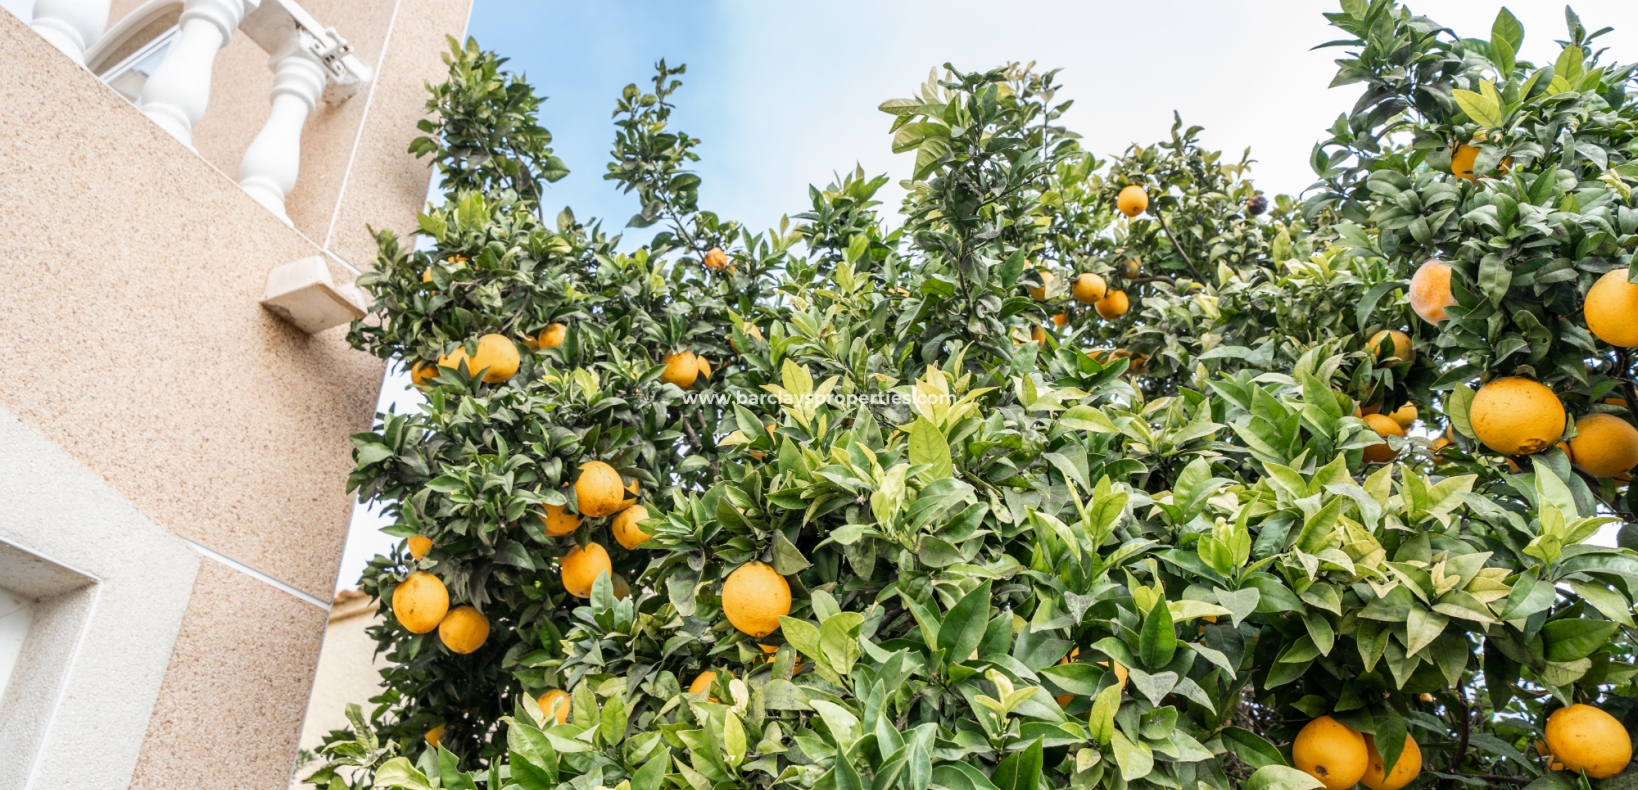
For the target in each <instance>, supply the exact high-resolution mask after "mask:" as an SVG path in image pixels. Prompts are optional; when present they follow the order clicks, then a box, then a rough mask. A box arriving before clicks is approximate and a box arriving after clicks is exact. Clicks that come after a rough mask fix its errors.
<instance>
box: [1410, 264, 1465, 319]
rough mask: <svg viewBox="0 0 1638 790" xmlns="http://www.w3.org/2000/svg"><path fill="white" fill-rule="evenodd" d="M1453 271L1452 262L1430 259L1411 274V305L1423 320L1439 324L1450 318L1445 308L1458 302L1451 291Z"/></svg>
mask: <svg viewBox="0 0 1638 790" xmlns="http://www.w3.org/2000/svg"><path fill="white" fill-rule="evenodd" d="M1452 271H1453V270H1452V269H1451V268H1450V264H1448V263H1445V262H1443V261H1437V260H1430V261H1428V262H1426V263H1424V264H1422V265H1421V266H1420V267H1418V268H1417V270H1416V274H1414V275H1411V282H1410V306H1411V309H1412V310H1414V311H1416V314H1417V315H1418V316H1421V317H1422V320H1423V321H1426V322H1428V323H1430V324H1433V325H1435V326H1437V325H1438V324H1439V322H1440V321H1443V320H1445V319H1446V318H1449V316H1448V315H1446V314H1445V308H1447V307H1450V306H1451V305H1454V304H1456V297H1455V296H1452V295H1451V293H1450V276H1451V273H1452Z"/></svg>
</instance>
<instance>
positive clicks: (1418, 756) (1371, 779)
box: [1359, 735, 1422, 790]
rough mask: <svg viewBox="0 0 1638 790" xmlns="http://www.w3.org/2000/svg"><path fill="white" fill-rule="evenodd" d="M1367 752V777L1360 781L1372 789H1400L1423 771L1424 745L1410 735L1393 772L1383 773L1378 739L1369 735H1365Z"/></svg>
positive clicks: (1406, 738) (1407, 736)
mask: <svg viewBox="0 0 1638 790" xmlns="http://www.w3.org/2000/svg"><path fill="white" fill-rule="evenodd" d="M1365 753H1366V766H1365V777H1364V778H1362V779H1360V780H1359V783H1360V784H1362V785H1365V786H1366V787H1369V788H1370V789H1371V790H1399V788H1401V787H1404V786H1405V785H1408V784H1410V783H1411V780H1413V779H1415V778H1416V775H1417V774H1419V773H1421V772H1422V747H1420V746H1417V745H1416V740H1415V739H1414V738H1412V737H1410V736H1409V735H1406V736H1405V750H1404V751H1402V752H1400V753H1399V761H1398V762H1395V763H1394V764H1393V773H1389V774H1387V775H1384V774H1383V771H1382V769H1383V767H1384V766H1383V764H1382V755H1380V754H1377V753H1376V739H1375V738H1373V737H1371V736H1369V735H1367V736H1365Z"/></svg>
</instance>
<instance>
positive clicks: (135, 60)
mask: <svg viewBox="0 0 1638 790" xmlns="http://www.w3.org/2000/svg"><path fill="white" fill-rule="evenodd" d="M108 7H109V0H36V3H35V8H34V20H33V22H32V25H33V27H34V29H35V30H36V31H38V32H39V33H40V35H41V36H42V37H44V38H45V39H46V40H47V41H50V42H51V44H52V45H53V46H55V47H57V48H58V49H60V50H62V51H63V53H64V54H66V55H67V56H68V57H70V58H72V59H73V60H74V62H76V63H79V64H81V65H87V66H89V67H90V68H91V69H92V70H93V71H96V72H97V74H98V76H100V77H101V78H102V79H103V80H104V81H105V82H108V83H109V84H110V85H111V86H113V87H114V88H115V89H116V90H118V91H120V92H121V93H122V94H124V95H125V96H126V97H127V98H130V99H132V100H133V101H134V102H135V103H136V104H137V106H138V107H139V108H141V110H142V113H143V114H144V115H146V116H148V118H150V119H152V120H153V122H154V123H155V124H158V125H159V127H160V128H162V129H164V130H165V131H166V132H169V133H170V134H171V136H173V137H175V138H176V139H178V140H180V141H182V143H183V144H184V145H188V146H189V147H192V145H193V128H194V126H196V125H197V124H198V123H199V122H200V120H202V119H203V118H204V117H205V112H206V110H207V105H208V103H209V101H210V91H211V71H212V67H213V66H214V65H215V62H216V55H217V53H218V52H220V51H221V49H222V48H223V47H225V46H227V44H228V42H229V41H230V40H232V38H233V31H235V30H244V31H245V34H246V35H247V36H249V37H250V39H251V40H253V41H255V42H256V43H257V44H258V45H260V46H261V48H262V49H264V50H266V51H267V52H268V56H269V57H268V68H269V69H271V70H272V71H273V91H272V97H271V101H272V107H271V109H270V111H269V113H268V118H267V123H266V124H265V125H263V126H262V129H261V131H260V132H258V133H257V134H256V138H255V139H254V140H253V141H251V143H250V147H249V148H248V149H246V150H245V155H244V159H243V160H241V161H240V163H239V185H240V186H241V187H243V188H244V190H245V192H247V193H249V195H250V196H251V197H252V198H254V199H255V200H256V202H258V203H260V204H262V205H263V206H266V207H267V209H268V210H269V211H272V212H273V213H274V214H276V215H278V217H279V218H280V219H282V220H284V221H285V222H287V223H288V222H289V221H290V218H289V216H288V215H287V214H286V213H285V208H284V202H285V198H286V197H287V196H288V195H289V194H290V191H291V190H292V189H294V188H295V186H296V178H297V175H298V174H299V172H300V169H301V134H302V128H303V127H304V126H305V125H306V123H307V118H308V116H309V115H311V114H312V112H313V109H314V108H315V107H317V105H318V101H319V99H321V98H322V99H323V100H324V101H327V102H330V103H340V102H343V101H346V100H347V99H348V98H349V97H351V96H352V95H353V94H355V93H357V92H358V90H359V88H361V87H362V86H363V85H364V84H366V83H368V82H369V81H370V79H371V78H372V76H373V75H372V73H371V71H370V69H369V67H367V66H365V65H364V64H363V63H361V62H359V60H358V59H357V58H355V57H353V55H352V47H351V46H349V45H348V44H347V41H346V39H343V38H342V37H341V36H340V35H339V34H338V33H336V31H335V29H334V28H327V27H323V26H322V25H320V24H319V22H318V20H316V19H314V18H313V17H312V16H311V15H310V14H308V13H307V12H306V11H305V10H304V9H302V7H301V6H300V5H297V3H296V2H295V0H149V2H148V3H146V4H144V5H142V6H141V7H139V8H137V9H135V10H133V11H132V12H131V13H130V14H129V15H127V17H126V19H125V20H122V21H121V22H120V23H119V24H118V25H115V26H114V28H113V29H112V30H107V27H108ZM167 15H176V20H177V21H176V26H175V27H174V28H172V29H170V30H169V31H167V32H166V33H162V34H161V35H159V36H157V37H153V38H152V39H151V40H150V41H147V42H143V41H134V40H132V39H134V38H135V37H136V36H138V35H141V34H143V31H147V30H151V29H152V27H153V25H154V23H155V22H156V21H161V20H163V19H164V18H165V17H166V16H167ZM161 23H162V22H161ZM105 33H106V34H105ZM132 45H137V46H135V47H134V48H133V46H132ZM128 50H129V51H130V54H129V55H128V56H127V57H125V58H124V59H123V60H120V61H119V62H118V63H108V62H106V61H109V60H110V59H111V58H112V57H113V54H114V53H122V52H126V51H128Z"/></svg>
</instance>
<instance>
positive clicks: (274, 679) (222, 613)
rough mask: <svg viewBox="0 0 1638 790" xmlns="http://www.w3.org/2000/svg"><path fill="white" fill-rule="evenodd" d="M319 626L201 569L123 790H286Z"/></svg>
mask: <svg viewBox="0 0 1638 790" xmlns="http://www.w3.org/2000/svg"><path fill="white" fill-rule="evenodd" d="M325 618H326V614H325V612H324V611H323V610H321V609H319V608H318V607H316V606H313V605H312V604H310V603H307V602H306V601H302V600H300V599H298V598H296V597H294V596H291V595H286V594H284V593H282V592H279V591H278V590H276V589H274V588H272V587H270V586H268V585H266V584H263V583H262V582H260V581H257V580H256V579H253V578H251V577H249V576H246V575H245V574H242V573H239V572H237V571H235V570H233V569H231V568H228V567H227V566H225V565H221V564H219V563H217V562H214V561H212V560H209V559H207V560H205V561H204V564H203V565H201V566H200V568H199V580H198V582H197V583H196V584H195V585H194V594H193V600H192V601H191V602H190V603H189V604H188V613H187V616H186V617H184V618H183V620H182V631H181V633H179V634H177V637H176V649H175V650H174V651H172V653H171V665H170V671H168V672H167V673H166V674H165V685H164V687H163V688H161V689H160V692H159V701H158V702H157V703H156V704H155V705H154V715H153V718H152V719H151V720H150V721H149V722H148V737H147V740H146V741H145V742H144V743H143V745H142V757H141V759H140V760H139V761H138V762H137V768H136V773H135V775H134V776H132V778H131V787H132V788H133V790H136V789H138V788H140V789H143V790H148V789H151V790H172V788H183V787H186V788H222V789H223V790H230V789H231V790H260V789H262V788H265V789H266V790H279V789H281V788H284V787H286V786H288V783H289V781H290V768H291V766H292V765H293V761H294V758H295V755H296V741H297V738H298V737H299V736H300V734H301V718H302V711H303V709H304V708H305V707H306V706H305V703H306V701H307V692H308V689H309V688H310V686H311V684H312V681H313V666H314V664H316V663H317V662H318V654H319V644H320V641H321V639H322V637H323V634H324V621H325Z"/></svg>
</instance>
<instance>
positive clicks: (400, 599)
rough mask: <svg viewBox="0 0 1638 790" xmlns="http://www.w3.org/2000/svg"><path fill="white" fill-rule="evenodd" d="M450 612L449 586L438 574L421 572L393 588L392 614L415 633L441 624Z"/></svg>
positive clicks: (405, 628) (407, 629)
mask: <svg viewBox="0 0 1638 790" xmlns="http://www.w3.org/2000/svg"><path fill="white" fill-rule="evenodd" d="M448 612H449V589H448V588H446V587H444V583H443V581H442V580H440V579H439V578H438V577H437V576H433V575H432V574H430V573H424V572H420V571H417V572H415V573H412V574H410V575H409V578H407V579H405V580H404V581H403V582H401V583H400V584H399V585H398V588H397V589H395V590H393V591H392V613H393V616H394V617H397V618H398V622H399V623H402V624H403V626H404V630H406V631H408V632H410V633H412V634H424V633H427V632H428V631H431V630H432V629H434V628H437V627H438V623H440V622H442V621H443V619H444V615H445V614H446V613H448Z"/></svg>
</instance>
